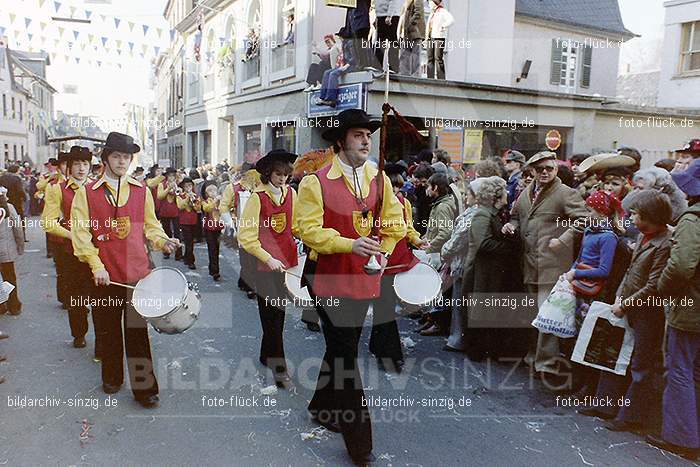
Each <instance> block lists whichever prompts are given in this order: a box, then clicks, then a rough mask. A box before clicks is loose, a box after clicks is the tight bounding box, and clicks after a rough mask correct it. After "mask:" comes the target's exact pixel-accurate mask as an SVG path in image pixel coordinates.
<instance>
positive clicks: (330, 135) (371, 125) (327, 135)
mask: <svg viewBox="0 0 700 467" xmlns="http://www.w3.org/2000/svg"><path fill="white" fill-rule="evenodd" d="M381 126H382V122H381V121H379V120H370V121H369V122H367V123H361V124H352V125H350V126H342V127H339V128H329V129H328V130H326V131H324V132H323V133H322V134H321V137H322V138H323V139H325V140H326V141H330V142H331V143H335V142H336V141H338V140H339V139H341V138H342V137H343V135H345V132H347V131H348V130H350V129H352V128H365V129H367V130H369V131H370V133H374V132H375V131H377V130H378V129H379V127H381Z"/></svg>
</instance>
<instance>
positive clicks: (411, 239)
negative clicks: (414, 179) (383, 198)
mask: <svg viewBox="0 0 700 467" xmlns="http://www.w3.org/2000/svg"><path fill="white" fill-rule="evenodd" d="M402 171H403V167H401V166H400V165H398V164H392V165H387V166H386V168H385V172H386V174H387V176H388V177H389V181H390V182H391V187H392V191H393V194H394V196H396V198H397V199H398V200H399V202H400V203H401V206H402V207H403V220H404V222H405V223H406V236H405V237H404V238H402V239H401V240H399V242H398V243H397V244H396V247H395V248H394V251H393V253H392V254H391V256H390V257H389V261H388V262H387V267H391V268H392V269H388V270H385V271H384V274H383V275H382V282H381V293H380V296H379V298H378V299H377V300H375V302H374V307H373V310H374V312H373V314H372V334H371V335H370V340H369V351H370V352H372V354H374V356H375V357H376V359H377V363H378V364H379V366H380V367H382V368H384V369H385V370H387V371H393V372H397V373H398V372H401V369H402V367H403V364H404V360H403V350H402V349H401V338H400V336H399V327H398V326H397V324H396V313H395V310H396V292H395V291H394V276H395V275H396V274H399V273H401V272H406V271H408V270H410V269H411V268H412V267H413V266H415V265H416V264H417V263H418V258H416V257H415V256H414V255H413V253H412V252H411V250H410V249H409V245H412V246H414V247H416V248H421V249H425V248H427V246H428V242H426V241H425V240H421V238H420V233H419V232H418V231H417V230H416V229H415V228H414V227H413V209H412V207H411V202H410V201H409V200H408V199H407V198H405V197H404V196H403V195H402V194H401V192H400V189H401V187H402V186H403V184H404V180H403V177H402V176H401V172H402ZM397 266H401V267H397Z"/></svg>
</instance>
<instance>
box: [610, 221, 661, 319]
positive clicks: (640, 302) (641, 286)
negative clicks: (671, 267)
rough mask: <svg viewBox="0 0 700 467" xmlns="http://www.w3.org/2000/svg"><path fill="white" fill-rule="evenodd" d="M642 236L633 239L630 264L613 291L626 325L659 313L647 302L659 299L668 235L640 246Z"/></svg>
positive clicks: (654, 238) (659, 310)
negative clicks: (659, 283) (646, 315)
mask: <svg viewBox="0 0 700 467" xmlns="http://www.w3.org/2000/svg"><path fill="white" fill-rule="evenodd" d="M642 238H643V234H640V235H639V237H638V238H637V246H636V247H635V248H634V252H632V261H631V262H630V266H629V268H628V269H627V273H626V274H625V277H624V278H623V279H622V283H621V284H620V287H619V288H618V289H617V296H618V297H621V298H622V309H623V310H624V311H625V313H626V314H627V316H628V319H629V321H630V324H631V325H632V326H634V324H633V322H634V320H635V319H637V318H641V319H643V317H644V314H645V313H649V312H658V313H663V311H664V309H663V306H661V304H656V303H653V302H652V303H648V302H647V300H648V299H649V298H650V297H659V296H660V294H659V291H658V289H657V283H658V281H659V277H661V272H662V271H663V270H664V267H665V266H666V263H667V262H668V257H669V254H670V253H671V232H670V231H666V232H664V233H661V234H659V235H657V236H655V237H653V238H652V239H650V240H649V241H648V242H646V243H645V244H644V245H642Z"/></svg>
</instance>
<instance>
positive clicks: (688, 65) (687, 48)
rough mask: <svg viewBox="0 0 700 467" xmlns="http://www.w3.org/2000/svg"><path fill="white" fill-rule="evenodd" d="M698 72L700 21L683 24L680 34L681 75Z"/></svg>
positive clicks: (699, 65) (699, 64) (699, 68)
mask: <svg viewBox="0 0 700 467" xmlns="http://www.w3.org/2000/svg"><path fill="white" fill-rule="evenodd" d="M696 70H700V21H695V22H693V23H685V24H684V25H683V30H682V33H681V60H680V69H679V71H680V72H681V73H685V72H689V71H696Z"/></svg>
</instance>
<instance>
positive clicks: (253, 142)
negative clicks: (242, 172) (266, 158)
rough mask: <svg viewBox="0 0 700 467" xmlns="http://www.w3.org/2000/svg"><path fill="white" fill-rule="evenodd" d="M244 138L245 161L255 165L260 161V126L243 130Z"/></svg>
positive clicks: (243, 128)
mask: <svg viewBox="0 0 700 467" xmlns="http://www.w3.org/2000/svg"><path fill="white" fill-rule="evenodd" d="M241 136H242V138H243V161H244V162H248V163H250V164H255V162H257V160H258V159H260V156H261V155H262V154H261V152H260V151H261V148H260V126H259V125H255V126H248V127H242V128H241Z"/></svg>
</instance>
